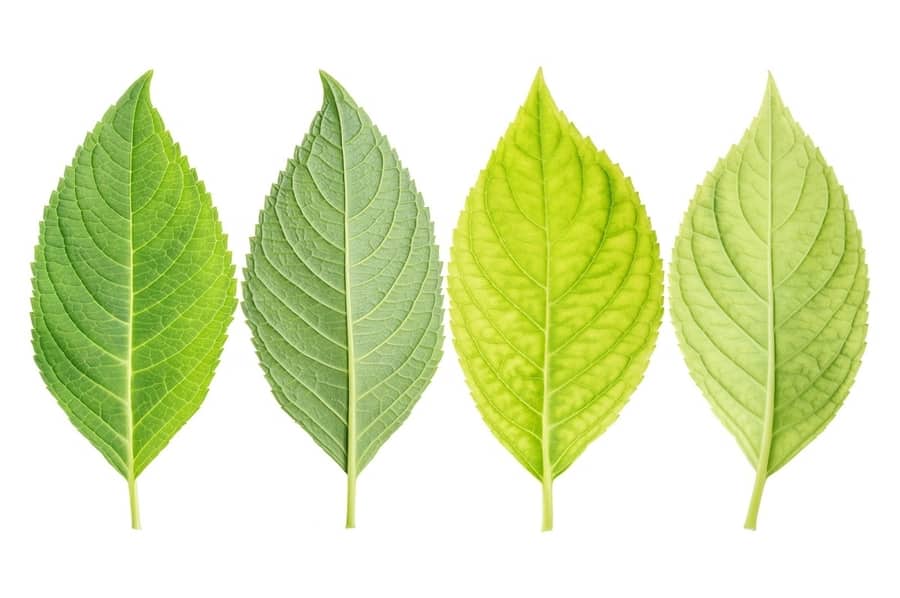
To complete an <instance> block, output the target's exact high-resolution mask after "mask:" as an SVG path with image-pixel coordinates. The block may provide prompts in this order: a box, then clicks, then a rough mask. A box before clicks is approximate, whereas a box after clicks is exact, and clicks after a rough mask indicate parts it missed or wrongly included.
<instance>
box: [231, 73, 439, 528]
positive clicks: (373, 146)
mask: <svg viewBox="0 0 900 598" xmlns="http://www.w3.org/2000/svg"><path fill="white" fill-rule="evenodd" d="M322 83H323V87H324V101H323V105H322V109H321V111H320V112H319V113H318V114H317V115H316V117H315V119H314V121H313V123H312V127H311V129H310V131H309V133H308V134H307V135H306V137H305V139H304V140H303V143H302V144H301V145H300V146H299V147H298V148H297V149H296V152H295V154H294V156H293V157H292V158H291V159H290V160H289V161H288V164H287V166H286V167H285V169H284V171H283V172H282V173H281V174H280V176H279V177H278V182H277V183H276V184H275V185H274V186H273V187H272V190H271V193H270V195H269V196H268V197H267V198H266V202H265V207H264V208H263V210H262V212H261V213H260V221H259V225H258V226H257V229H256V235H255V237H254V238H253V239H252V240H251V250H250V255H249V256H248V259H247V269H246V282H245V286H244V294H245V300H244V303H243V306H244V311H245V313H246V315H247V320H248V322H249V324H250V327H251V328H252V330H253V339H254V343H255V345H256V349H257V352H258V354H259V359H260V363H261V365H262V367H263V369H264V370H265V373H266V377H267V378H268V381H269V383H270V385H271V387H272V391H273V393H274V394H275V397H276V398H277V400H278V402H279V403H280V404H281V406H282V407H283V408H284V410H285V411H287V412H288V414H290V416H291V417H293V418H294V419H295V420H296V421H297V423H299V424H300V425H301V426H302V427H303V428H304V429H305V430H306V431H307V432H308V433H309V434H310V436H312V438H313V439H314V440H315V441H316V442H317V443H318V444H319V445H320V446H321V447H322V448H323V449H324V450H325V452H326V453H328V455H329V456H331V458H332V459H334V461H335V462H336V463H337V464H338V465H340V466H341V467H342V468H343V469H344V470H345V471H347V473H348V482H349V483H351V484H353V483H354V482H353V480H354V479H355V476H356V475H357V473H358V472H359V471H361V470H362V469H363V467H365V465H366V464H367V463H368V462H369V461H370V460H371V459H372V457H373V456H374V455H375V453H376V451H377V450H378V448H379V447H380V446H381V445H382V444H383V443H384V442H385V440H387V438H388V437H389V436H390V435H391V434H392V433H393V432H394V431H395V430H396V429H397V428H398V427H399V426H400V424H401V423H402V422H403V421H404V420H405V419H406V417H407V416H408V415H409V413H410V410H411V409H412V407H413V405H414V404H415V403H416V401H417V400H418V399H419V397H420V395H421V394H422V392H423V391H424V389H425V387H426V386H427V385H428V383H429V381H430V380H431V377H432V375H433V374H434V371H435V368H436V366H437V363H438V361H439V359H440V356H441V343H442V340H443V328H442V306H441V301H442V299H441V291H440V287H441V275H440V261H439V259H438V249H437V246H436V244H435V240H434V232H433V227H432V224H431V221H430V217H429V212H428V209H427V208H426V207H425V204H424V202H423V200H422V196H421V195H420V194H419V193H418V191H417V190H416V187H415V185H414V183H413V181H412V180H411V179H410V177H409V174H408V172H407V171H406V170H404V169H403V167H402V165H401V163H400V161H399V159H398V157H397V155H396V153H395V152H394V151H393V150H392V149H391V147H390V145H389V143H388V140H387V138H386V137H384V135H382V134H381V133H380V132H379V131H378V129H377V128H376V127H375V126H374V125H373V124H372V121H371V120H370V119H369V116H368V115H367V114H366V113H365V112H364V111H363V110H362V109H361V108H360V107H359V106H357V104H356V103H355V102H354V100H353V99H352V98H351V97H350V95H349V94H348V93H347V92H346V91H345V90H344V89H343V88H342V87H341V86H340V85H339V84H338V83H337V82H336V81H335V80H334V79H333V78H331V77H330V76H328V75H326V74H324V73H323V74H322ZM349 492H350V490H349V489H348V493H349ZM348 500H350V501H352V496H350V495H349V494H348ZM350 510H351V506H350V505H348V516H351V518H352V514H351V513H350V512H349V511H350ZM351 523H352V522H351V521H349V520H348V524H351Z"/></svg>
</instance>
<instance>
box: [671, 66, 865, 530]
mask: <svg viewBox="0 0 900 598" xmlns="http://www.w3.org/2000/svg"><path fill="white" fill-rule="evenodd" d="M671 278H672V280H671V288H672V298H671V302H672V319H673V321H674V323H675V329H676V331H677V333H678V338H679V342H680V344H681V349H682V352H683V353H684V356H685V360H686V361H687V364H688V367H689V369H690V372H691V375H692V376H693V378H694V380H695V381H696V383H697V385H698V386H700V388H701V389H702V390H703V394H704V395H705V396H706V398H707V399H708V400H709V402H710V403H711V404H712V408H713V411H714V413H715V414H716V415H717V416H718V418H719V419H720V420H721V421H722V423H723V424H724V425H725V427H726V428H728V430H729V431H730V432H731V433H732V434H734V436H735V437H736V438H737V440H738V444H739V445H740V447H741V449H743V451H744V454H746V455H747V458H748V459H749V460H750V462H751V464H753V466H754V467H755V468H756V481H755V484H754V489H753V494H752V497H751V501H750V508H749V511H748V513H747V520H746V524H745V526H746V527H747V528H748V529H755V528H756V519H757V512H758V509H759V503H760V499H761V497H762V491H763V486H764V484H765V482H766V479H767V477H768V476H770V475H771V474H773V473H774V472H775V471H777V470H778V469H780V468H781V467H782V466H784V464H786V463H787V462H788V461H790V460H791V458H792V457H793V456H794V455H796V454H797V453H798V452H799V451H800V450H801V449H802V448H803V447H804V446H806V445H807V444H808V443H809V442H810V441H811V440H812V439H813V438H815V437H816V436H817V435H818V434H819V432H821V431H822V429H823V428H824V427H825V425H826V424H827V423H828V422H829V421H831V418H832V417H834V414H835V412H836V411H837V410H838V408H839V407H840V406H841V404H842V403H843V401H844V398H845V397H846V396H847V392H848V391H849V389H850V385H851V384H852V383H853V378H854V376H855V374H856V370H857V368H858V367H859V362H860V356H861V355H862V352H863V348H864V346H865V336H866V317H867V310H866V298H867V295H868V280H867V277H866V264H865V262H864V258H863V249H862V245H861V241H860V233H859V229H858V228H857V226H856V220H855V218H854V217H853V213H852V212H851V211H850V208H849V206H848V204H847V197H846V195H845V194H844V190H843V189H842V188H841V186H840V185H839V184H838V182H837V179H836V178H835V176H834V172H833V171H832V169H831V168H830V167H829V166H828V165H827V164H826V163H825V159H824V158H823V157H822V154H821V152H820V151H819V150H818V149H817V148H816V146H815V145H813V142H812V140H811V139H810V138H809V137H807V135H806V134H805V133H804V132H803V130H802V129H801V128H800V126H799V125H798V124H797V123H796V122H795V121H794V119H793V118H792V117H791V115H790V113H789V112H788V110H787V108H785V106H784V104H783V102H782V100H781V96H780V95H779V94H778V90H777V89H776V88H775V82H774V81H773V80H772V78H771V76H770V77H769V83H768V86H767V88H766V93H765V97H764V98H763V103H762V107H761V108H760V111H759V114H758V115H757V117H756V118H755V119H754V120H753V123H752V124H751V125H750V128H749V129H748V130H747V132H746V133H745V134H744V137H743V139H741V141H740V143H738V144H737V145H736V146H734V147H732V149H731V151H729V152H728V155H727V156H725V158H724V159H722V160H720V161H719V163H718V164H717V165H716V167H715V169H714V170H713V171H712V172H711V173H709V174H708V175H707V177H706V180H705V181H704V182H703V185H702V186H700V187H699V188H698V189H697V194H696V195H695V196H694V199H693V201H692V202H691V206H690V208H689V209H688V212H687V214H686V216H685V219H684V222H683V224H682V226H681V232H680V234H679V236H678V239H677V241H676V243H675V251H674V255H673V258H672V273H671Z"/></svg>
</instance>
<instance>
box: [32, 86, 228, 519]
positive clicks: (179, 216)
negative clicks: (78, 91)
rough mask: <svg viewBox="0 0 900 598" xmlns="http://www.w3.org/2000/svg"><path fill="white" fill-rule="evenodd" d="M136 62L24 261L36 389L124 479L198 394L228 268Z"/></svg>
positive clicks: (215, 225)
mask: <svg viewBox="0 0 900 598" xmlns="http://www.w3.org/2000/svg"><path fill="white" fill-rule="evenodd" d="M150 76H151V74H150V73H147V74H145V75H144V76H142V77H141V78H139V79H138V80H137V81H136V82H135V83H134V84H133V85H132V86H131V87H130V88H129V89H128V91H127V92H125V95H123V96H122V98H121V99H120V100H119V101H118V103H116V105H115V106H113V107H112V108H110V109H109V110H108V111H107V112H106V114H105V115H104V116H103V119H102V120H101V121H100V122H99V123H98V124H97V126H96V127H95V128H94V130H93V131H91V132H90V133H89V134H88V135H87V138H86V139H85V141H84V144H83V145H82V146H81V147H79V148H78V150H77V151H76V153H75V159H74V160H73V162H72V165H71V166H69V167H68V168H66V171H65V175H64V176H63V178H62V179H61V180H60V183H59V187H58V188H57V190H56V191H54V192H53V194H52V195H51V196H50V204H49V206H48V207H47V208H46V210H45V211H44V220H43V222H42V223H41V227H40V240H39V242H38V246H37V248H36V250H35V262H34V265H33V272H34V279H33V286H34V294H33V297H32V309H33V311H32V323H33V336H32V339H33V345H34V351H35V359H36V361H37V364H38V367H39V368H40V371H41V374H42V376H43V378H44V381H45V382H46V384H47V387H48V388H49V389H50V392H51V393H52V394H53V395H54V396H55V397H56V399H57V401H58V402H59V404H60V406H62V408H63V409H64V410H65V412H66V414H67V415H68V416H69V418H70V419H71V421H72V423H73V424H74V425H75V427H76V428H78V430H79V431H81V433H82V434H84V436H85V437H87V439H88V440H90V442H91V443H92V444H93V445H94V446H95V447H96V448H97V449H98V450H99V451H100V452H101V453H102V454H103V456H104V457H106V459H107V460H108V461H109V462H110V463H111V464H112V466H113V467H114V468H115V469H116V471H118V472H119V473H121V474H122V475H123V476H124V477H125V478H126V480H127V482H128V488H129V495H130V503H131V521H132V527H135V528H137V527H139V526H140V519H139V514H138V503H137V493H136V479H137V477H138V475H140V473H141V472H142V471H143V470H144V468H146V467H147V465H149V463H150V462H151V461H152V460H153V459H154V457H156V455H157V454H159V452H160V451H161V450H162V449H163V447H165V446H166V444H167V443H168V442H169V440H170V439H171V438H172V437H173V436H174V435H175V433H176V432H177V431H178V430H179V428H181V426H182V425H184V423H185V422H187V420H188V419H190V417H191V416H192V415H193V414H194V412H195V411H196V410H197V408H198V407H199V406H200V403H201V402H202V401H203V399H204V397H205V396H206V393H207V390H208V388H209V383H210V381H211V379H212V376H213V373H214V371H215V369H216V365H217V364H218V361H219V355H220V353H221V351H222V346H223V344H224V342H225V334H226V329H227V327H228V324H229V322H231V318H232V314H233V312H234V308H235V305H236V303H237V300H236V298H235V280H234V266H233V265H232V262H231V254H230V253H229V252H228V250H227V248H226V245H225V235H224V234H223V233H222V229H221V225H220V224H219V220H218V215H217V213H216V210H215V208H214V207H213V205H212V202H211V199H210V196H209V194H208V193H207V192H206V190H205V189H204V187H203V183H201V182H200V181H199V180H198V178H197V174H196V173H195V172H194V171H193V170H192V169H191V168H190V166H189V165H188V162H187V159H186V158H185V157H184V156H183V155H182V154H181V150H180V149H179V147H178V145H177V144H175V143H174V142H173V141H172V138H171V136H170V135H169V133H168V132H167V131H166V130H165V127H164V126H163V122H162V119H161V118H160V116H159V113H158V112H157V111H156V109H155V108H154V107H153V106H152V105H151V103H150V96H149V85H150Z"/></svg>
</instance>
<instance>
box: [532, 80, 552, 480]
mask: <svg viewBox="0 0 900 598" xmlns="http://www.w3.org/2000/svg"><path fill="white" fill-rule="evenodd" d="M536 104H537V127H538V135H537V138H538V158H539V160H538V165H539V168H540V176H541V203H542V205H543V208H544V251H545V254H546V258H545V260H544V263H545V268H544V360H543V368H542V370H543V371H542V374H543V401H542V402H541V477H542V483H543V485H544V486H545V487H548V486H550V485H551V484H552V483H553V465H552V463H551V459H550V440H549V438H548V435H549V434H550V431H551V428H552V422H551V421H550V397H551V396H552V394H553V389H552V388H550V360H551V357H552V353H551V351H550V317H551V307H552V297H551V293H550V273H551V270H550V251H551V243H550V209H549V206H548V205H547V204H548V202H547V179H546V177H545V176H544V142H543V127H542V122H541V121H542V118H543V116H542V113H541V93H540V91H538V93H537V94H536Z"/></svg>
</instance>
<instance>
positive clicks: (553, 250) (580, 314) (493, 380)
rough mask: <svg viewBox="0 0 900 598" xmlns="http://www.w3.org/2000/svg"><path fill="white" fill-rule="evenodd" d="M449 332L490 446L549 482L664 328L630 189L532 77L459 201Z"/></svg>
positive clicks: (619, 401) (608, 418) (648, 235)
mask: <svg viewBox="0 0 900 598" xmlns="http://www.w3.org/2000/svg"><path fill="white" fill-rule="evenodd" d="M449 290H450V299H451V303H450V304H451V308H450V314H451V326H452V329H453V336H454V341H455V344H456V349H457V352H458V353H459V357H460V362H461V364H462V367H463V370H464V372H465V374H466V380H467V381H468V383H469V387H470V388H471V391H472V396H473V397H474V399H475V403H476V404H477V406H478V409H479V410H480V411H481V414H482V415H483V416H484V419H485V421H486V422H487V424H488V426H489V427H490V429H491V430H492V431H493V432H494V434H495V435H496V436H497V438H498V439H499V440H500V442H501V443H502V444H503V445H504V446H505V447H506V448H507V449H509V451H510V452H511V453H512V454H513V455H514V456H515V457H516V458H517V459H518V460H519V462H521V463H522V465H524V466H525V468H526V469H527V470H528V471H530V472H531V473H532V474H533V475H534V476H535V477H536V478H538V479H539V480H541V481H542V483H543V490H544V529H550V528H551V527H552V502H551V501H552V497H551V487H552V482H553V479H554V478H555V477H556V476H558V475H559V474H561V473H562V472H563V471H565V470H566V469H567V468H568V467H569V466H570V465H571V464H572V462H573V461H574V460H575V458H576V457H577V456H578V455H579V454H581V452H582V451H583V450H584V449H585V447H587V445H588V444H589V443H590V442H591V441H592V440H593V439H594V438H596V437H597V436H598V435H600V434H601V433H602V432H603V431H604V430H605V429H606V428H607V427H608V426H609V425H610V424H611V423H612V422H613V421H614V420H615V418H616V417H617V416H618V414H619V411H620V410H621V409H622V406H623V405H624V404H625V402H626V401H627V400H628V397H629V396H630V395H631V393H632V392H633V391H634V389H635V388H636V387H637V385H638V383H639V382H640V380H641V377H642V375H643V372H644V370H645V368H646V366H647V362H648V359H649V357H650V353H651V352H652V350H653V346H654V343H655V341H656V336H657V332H658V329H659V324H660V318H661V315H662V265H661V261H660V257H659V246H658V245H657V243H656V234H655V233H654V232H653V229H652V228H651V226H650V221H649V219H648V218H647V214H646V212H645V211H644V206H643V205H642V204H641V203H640V200H639V199H638V195H637V193H636V192H635V190H634V188H633V187H632V185H631V181H630V180H629V179H627V178H626V177H625V175H624V174H622V171H621V169H620V168H619V167H618V166H617V165H616V164H614V163H613V162H611V161H610V159H609V157H607V155H606V154H605V153H604V152H602V151H599V150H597V148H596V147H594V144H593V143H592V142H591V141H590V140H589V139H586V138H583V137H582V136H581V135H580V134H579V133H578V131H577V130H576V129H575V127H574V126H573V125H572V124H571V123H569V121H567V120H566V118H565V116H564V115H563V114H562V113H561V112H560V111H559V110H558V109H557V107H556V104H554V102H553V99H552V98H551V97H550V92H549V90H548V89H547V87H546V85H545V84H544V80H543V77H542V75H541V73H540V71H539V72H538V75H537V77H536V78H535V81H534V85H533V86H532V88H531V91H530V93H529V94H528V99H527V100H526V101H525V105H524V106H523V107H522V108H521V109H520V110H519V113H518V115H517V117H516V120H515V121H514V122H513V123H512V124H511V125H510V127H509V129H508V130H507V132H506V135H505V136H504V137H503V138H502V139H501V140H500V143H499V145H498V146H497V149H496V150H495V151H494V153H493V154H492V155H491V158H490V160H489V162H488V165H487V168H486V169H485V170H484V171H482V173H481V175H480V176H479V177H478V182H477V183H476V184H475V187H474V188H473V189H472V191H471V193H470V194H469V198H468V200H467V201H466V206H465V209H464V210H463V212H462V215H461V216H460V219H459V225H458V227H457V229H456V233H455V235H454V240H453V249H452V252H451V260H450V277H449Z"/></svg>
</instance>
